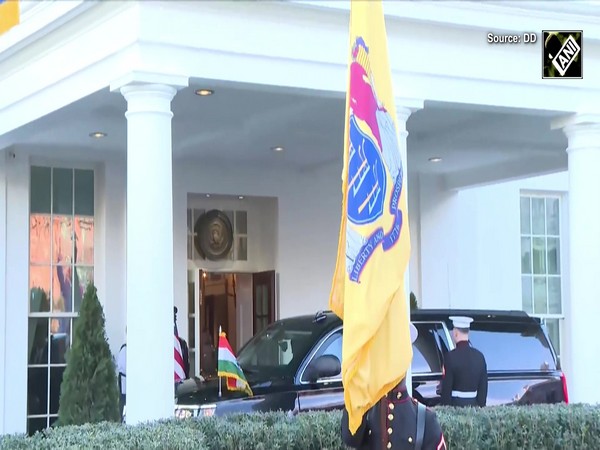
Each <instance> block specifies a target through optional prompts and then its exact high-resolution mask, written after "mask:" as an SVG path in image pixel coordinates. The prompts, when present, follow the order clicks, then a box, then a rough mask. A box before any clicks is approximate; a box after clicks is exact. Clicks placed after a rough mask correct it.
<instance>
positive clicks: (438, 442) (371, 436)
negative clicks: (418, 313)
mask: <svg viewBox="0 0 600 450" xmlns="http://www.w3.org/2000/svg"><path fill="white" fill-rule="evenodd" d="M410 334H411V340H412V342H413V343H414V342H415V340H416V339H417V329H416V328H415V327H414V325H412V324H411V325H410ZM348 424H349V422H348V411H347V410H346V409H345V408H344V411H343V413H342V440H343V441H344V443H345V444H346V445H348V446H350V447H353V448H356V449H359V450H405V449H406V450H413V449H416V450H447V446H446V440H445V439H444V434H443V432H442V428H441V426H440V424H439V422H438V419H437V416H436V414H435V412H433V411H432V410H431V409H429V408H426V407H425V406H424V405H422V404H420V403H418V402H417V401H416V400H415V399H413V398H412V397H411V396H410V395H409V394H408V391H407V389H406V380H402V381H401V382H400V383H399V384H398V385H397V386H396V387H395V388H394V389H392V390H391V391H390V392H388V394H387V395H386V396H384V397H383V398H382V399H381V400H379V401H378V402H377V403H376V404H375V405H374V406H373V407H372V408H371V409H369V411H367V413H366V414H365V415H364V416H363V420H362V423H361V424H360V426H359V427H358V429H357V430H356V433H354V434H352V433H351V432H350V429H349V426H348Z"/></svg>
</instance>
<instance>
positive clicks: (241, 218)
mask: <svg viewBox="0 0 600 450" xmlns="http://www.w3.org/2000/svg"><path fill="white" fill-rule="evenodd" d="M235 231H236V233H237V234H247V233H248V214H247V213H246V211H236V212H235Z"/></svg>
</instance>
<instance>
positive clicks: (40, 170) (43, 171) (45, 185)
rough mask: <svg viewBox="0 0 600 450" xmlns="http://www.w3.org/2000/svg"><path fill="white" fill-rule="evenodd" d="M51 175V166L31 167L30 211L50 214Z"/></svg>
mask: <svg viewBox="0 0 600 450" xmlns="http://www.w3.org/2000/svg"><path fill="white" fill-rule="evenodd" d="M50 180H51V175H50V168H49V167H31V192H30V195H31V196H30V204H29V208H30V212H31V213H46V214H50V202H51V200H50V192H51V190H50V188H51V184H50V183H51V181H50Z"/></svg>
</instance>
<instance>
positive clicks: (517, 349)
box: [469, 322, 556, 371]
mask: <svg viewBox="0 0 600 450" xmlns="http://www.w3.org/2000/svg"><path fill="white" fill-rule="evenodd" d="M469 338H470V340H471V342H472V343H473V347H475V348H476V349H477V350H479V351H480V352H482V353H483V355H484V356H485V359H486V363H487V367H488V370H502V371H506V370H548V369H549V370H554V369H556V364H555V361H554V358H553V356H552V353H551V352H550V348H549V345H548V340H547V339H546V336H544V334H543V333H542V331H541V330H540V328H539V327H538V326H537V325H532V324H525V323H514V324H508V323H501V324H498V323H478V322H473V324H472V325H471V332H470V333H469ZM507 364H508V365H507Z"/></svg>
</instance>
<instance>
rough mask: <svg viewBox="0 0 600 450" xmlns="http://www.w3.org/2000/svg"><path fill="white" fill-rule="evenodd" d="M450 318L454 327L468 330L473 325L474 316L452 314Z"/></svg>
mask: <svg viewBox="0 0 600 450" xmlns="http://www.w3.org/2000/svg"><path fill="white" fill-rule="evenodd" d="M450 320H451V321H452V325H453V326H454V328H463V329H467V330H468V329H469V328H470V327H471V322H473V319H472V318H470V317H464V316H450Z"/></svg>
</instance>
